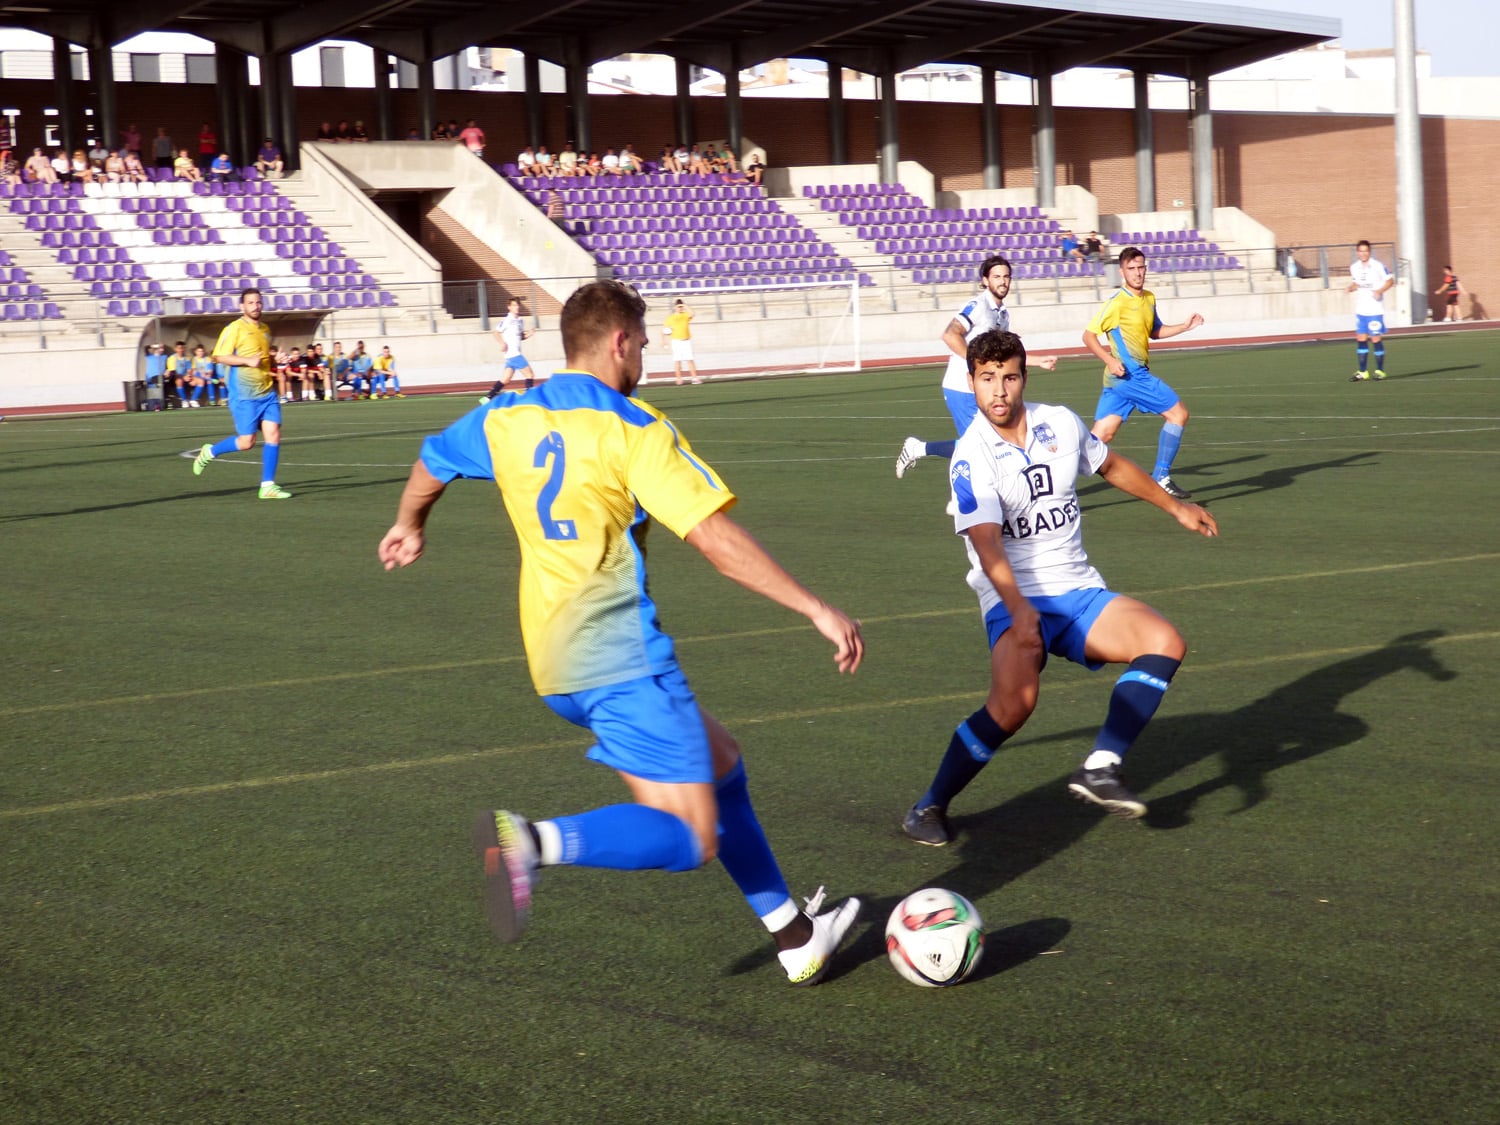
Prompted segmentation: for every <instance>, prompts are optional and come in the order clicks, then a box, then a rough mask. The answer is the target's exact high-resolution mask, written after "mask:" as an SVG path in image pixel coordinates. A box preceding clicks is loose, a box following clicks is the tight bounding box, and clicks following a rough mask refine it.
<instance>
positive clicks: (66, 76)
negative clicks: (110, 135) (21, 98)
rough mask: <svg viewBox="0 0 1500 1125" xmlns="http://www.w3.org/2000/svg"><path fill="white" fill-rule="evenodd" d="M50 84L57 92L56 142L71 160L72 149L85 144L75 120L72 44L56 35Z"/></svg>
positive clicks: (53, 40)
mask: <svg viewBox="0 0 1500 1125" xmlns="http://www.w3.org/2000/svg"><path fill="white" fill-rule="evenodd" d="M52 86H53V89H54V90H56V92H57V119H58V129H57V142H58V144H60V145H62V149H63V152H64V153H66V154H67V157H68V159H69V160H71V159H72V158H73V150H74V149H77V148H84V147H85V146H84V144H83V138H82V137H80V136H79V135H78V122H77V121H76V120H75V118H76V117H77V116H78V102H77V99H76V98H74V96H73V45H72V44H71V43H69V42H68V41H67V40H66V39H63V38H60V37H58V36H53V39H52ZM103 139H104V138H103V137H101V138H100V140H103Z"/></svg>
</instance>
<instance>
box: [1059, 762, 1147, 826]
mask: <svg viewBox="0 0 1500 1125" xmlns="http://www.w3.org/2000/svg"><path fill="white" fill-rule="evenodd" d="M1068 792H1069V793H1071V794H1073V796H1075V797H1077V798H1078V799H1079V800H1080V801H1088V802H1089V803H1090V804H1093V805H1098V806H1099V807H1100V808H1101V809H1103V810H1104V811H1105V812H1107V813H1110V814H1111V815H1113V816H1119V817H1124V818H1125V819H1126V820H1135V819H1137V818H1138V817H1143V816H1145V815H1146V805H1145V803H1144V802H1143V801H1142V800H1141V799H1140V798H1139V797H1137V796H1136V795H1135V794H1134V793H1132V792H1131V791H1130V790H1129V789H1127V788H1125V779H1124V778H1123V777H1122V776H1121V775H1120V767H1119V766H1117V765H1116V766H1105V767H1103V768H1102V769H1097V770H1086V769H1079V770H1075V771H1073V776H1072V777H1070V778H1068Z"/></svg>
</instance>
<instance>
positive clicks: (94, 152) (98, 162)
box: [89, 139, 109, 172]
mask: <svg viewBox="0 0 1500 1125" xmlns="http://www.w3.org/2000/svg"><path fill="white" fill-rule="evenodd" d="M108 159H109V149H107V148H105V147H104V142H103V141H101V140H97V139H96V140H95V141H94V147H93V148H91V149H89V163H90V164H92V165H93V166H94V171H96V172H102V171H104V162H105V161H106V160H108Z"/></svg>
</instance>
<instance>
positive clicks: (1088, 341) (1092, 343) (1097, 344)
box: [1083, 329, 1125, 378]
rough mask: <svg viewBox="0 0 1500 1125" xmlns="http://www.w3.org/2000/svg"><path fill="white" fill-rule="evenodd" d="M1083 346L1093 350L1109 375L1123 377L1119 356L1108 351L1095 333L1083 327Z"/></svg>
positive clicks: (1121, 362)
mask: <svg viewBox="0 0 1500 1125" xmlns="http://www.w3.org/2000/svg"><path fill="white" fill-rule="evenodd" d="M1083 346H1084V347H1086V348H1088V350H1089V351H1091V352H1093V353H1094V354H1095V355H1096V356H1098V357H1099V358H1100V359H1102V360H1103V361H1104V367H1105V370H1107V371H1108V372H1109V373H1110V374H1111V375H1114V376H1116V377H1118V378H1124V376H1125V364H1124V362H1123V361H1122V360H1121V359H1120V358H1119V356H1117V355H1115V353H1114V352H1112V351H1110V350H1109V349H1108V348H1106V347H1105V346H1104V342H1103V341H1102V340H1100V339H1099V337H1098V335H1097V334H1096V333H1093V332H1090V331H1089V330H1088V329H1084V332H1083Z"/></svg>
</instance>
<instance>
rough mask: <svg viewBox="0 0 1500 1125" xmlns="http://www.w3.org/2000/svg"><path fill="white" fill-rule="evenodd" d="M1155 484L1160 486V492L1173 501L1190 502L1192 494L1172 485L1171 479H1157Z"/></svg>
mask: <svg viewBox="0 0 1500 1125" xmlns="http://www.w3.org/2000/svg"><path fill="white" fill-rule="evenodd" d="M1156 483H1157V484H1159V485H1161V490H1162V491H1163V492H1165V493H1166V494H1167V495H1168V496H1170V497H1171V498H1172V499H1173V500H1191V499H1192V498H1193V494H1192V493H1191V492H1189V491H1188V490H1187V489H1185V488H1183V487H1181V486H1180V485H1177V484H1174V483H1173V481H1172V478H1171V477H1158V478H1157V481H1156Z"/></svg>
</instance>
